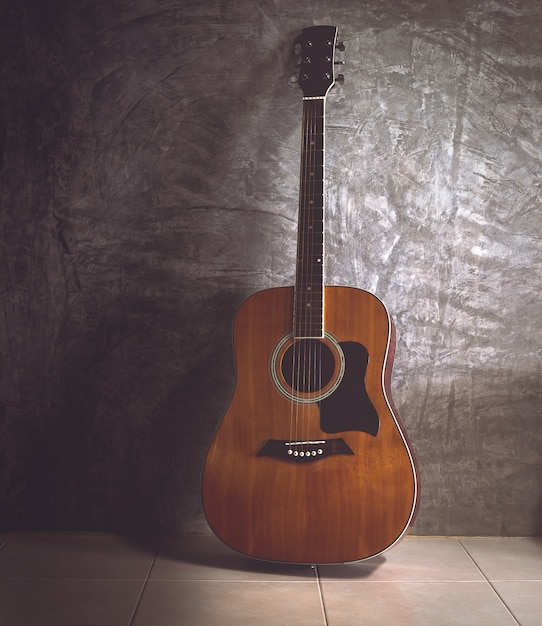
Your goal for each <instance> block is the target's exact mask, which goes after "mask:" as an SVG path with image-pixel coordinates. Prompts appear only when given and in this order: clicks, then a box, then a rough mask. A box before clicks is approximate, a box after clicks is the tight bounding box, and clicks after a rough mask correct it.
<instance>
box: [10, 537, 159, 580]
mask: <svg viewBox="0 0 542 626" xmlns="http://www.w3.org/2000/svg"><path fill="white" fill-rule="evenodd" d="M153 560H154V552H151V551H149V550H147V549H144V548H141V547H138V546H134V545H130V544H129V543H127V542H126V541H124V540H123V539H122V538H120V537H117V536H113V535H72V534H21V535H16V536H15V537H13V538H12V539H10V541H9V542H8V543H7V545H5V546H4V548H3V549H2V550H0V579H1V578H94V579H98V578H104V579H105V578H115V579H145V578H146V577H147V575H148V572H149V570H150V567H151V565H152V562H153Z"/></svg>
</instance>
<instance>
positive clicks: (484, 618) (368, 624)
mask: <svg viewBox="0 0 542 626" xmlns="http://www.w3.org/2000/svg"><path fill="white" fill-rule="evenodd" d="M322 591H323V598H324V607H325V611H326V615H327V620H328V624H329V626H360V625H363V626H390V625H393V626H517V623H516V621H515V619H514V618H513V617H512V616H511V615H510V613H509V611H508V610H507V609H506V607H505V606H504V605H503V604H502V602H501V601H500V600H499V599H498V598H497V596H496V594H495V592H494V591H493V589H491V587H490V586H489V584H488V583H487V582H450V583H442V582H435V583H418V582H416V583H410V582H346V581H342V582H337V581H334V582H330V581H327V582H323V583H322Z"/></svg>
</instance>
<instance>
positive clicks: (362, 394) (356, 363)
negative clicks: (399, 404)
mask: <svg viewBox="0 0 542 626" xmlns="http://www.w3.org/2000/svg"><path fill="white" fill-rule="evenodd" d="M340 346H341V348H342V351H343V353H344V358H345V371H344V376H343V379H342V381H341V383H340V385H339V386H338V388H337V389H336V390H335V392H334V393H332V394H331V395H330V396H328V397H327V398H324V399H323V400H321V401H320V402H319V403H318V404H319V406H320V428H321V429H322V430H323V431H324V432H325V433H339V432H344V431H347V430H359V431H361V432H365V433H368V434H369V435H373V436H376V435H377V433H378V429H379V427H380V418H379V417H378V413H377V412H376V409H375V408H374V406H373V404H372V402H371V400H370V398H369V396H368V394H367V390H366V389H365V372H366V371H367V364H368V363H369V353H368V352H367V349H366V348H365V346H363V345H362V344H360V343H356V342H355V341H345V342H344V343H341V344H340Z"/></svg>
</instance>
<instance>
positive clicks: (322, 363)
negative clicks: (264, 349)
mask: <svg viewBox="0 0 542 626" xmlns="http://www.w3.org/2000/svg"><path fill="white" fill-rule="evenodd" d="M269 365H270V367H269V373H270V374H271V378H272V379H273V382H274V383H275V385H276V388H277V390H278V391H279V392H280V393H282V394H283V395H284V396H286V397H287V398H289V399H290V400H294V401H295V402H300V403H302V404H305V403H309V404H310V403H313V402H320V401H321V400H323V399H324V398H327V397H328V396H330V395H331V394H332V393H333V392H334V391H335V390H336V389H337V388H338V386H339V384H340V382H341V380H342V378H343V376H344V367H345V360H344V352H343V350H342V348H341V346H340V345H339V342H338V341H337V339H335V337H333V335H331V334H330V333H328V332H326V333H325V334H324V337H323V338H322V339H315V338H312V339H311V338H303V339H294V338H293V337H292V335H285V336H284V337H283V338H282V339H281V340H280V341H279V342H278V344H277V345H276V346H275V349H274V351H273V354H272V355H271V360H270V362H269Z"/></svg>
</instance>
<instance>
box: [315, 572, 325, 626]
mask: <svg viewBox="0 0 542 626" xmlns="http://www.w3.org/2000/svg"><path fill="white" fill-rule="evenodd" d="M313 567H314V571H315V573H316V585H317V587H318V596H319V598H320V607H321V609H322V615H323V616H324V626H329V622H328V619H327V613H326V605H325V603H324V594H323V591H322V581H321V579H320V572H319V571H318V565H313Z"/></svg>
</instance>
